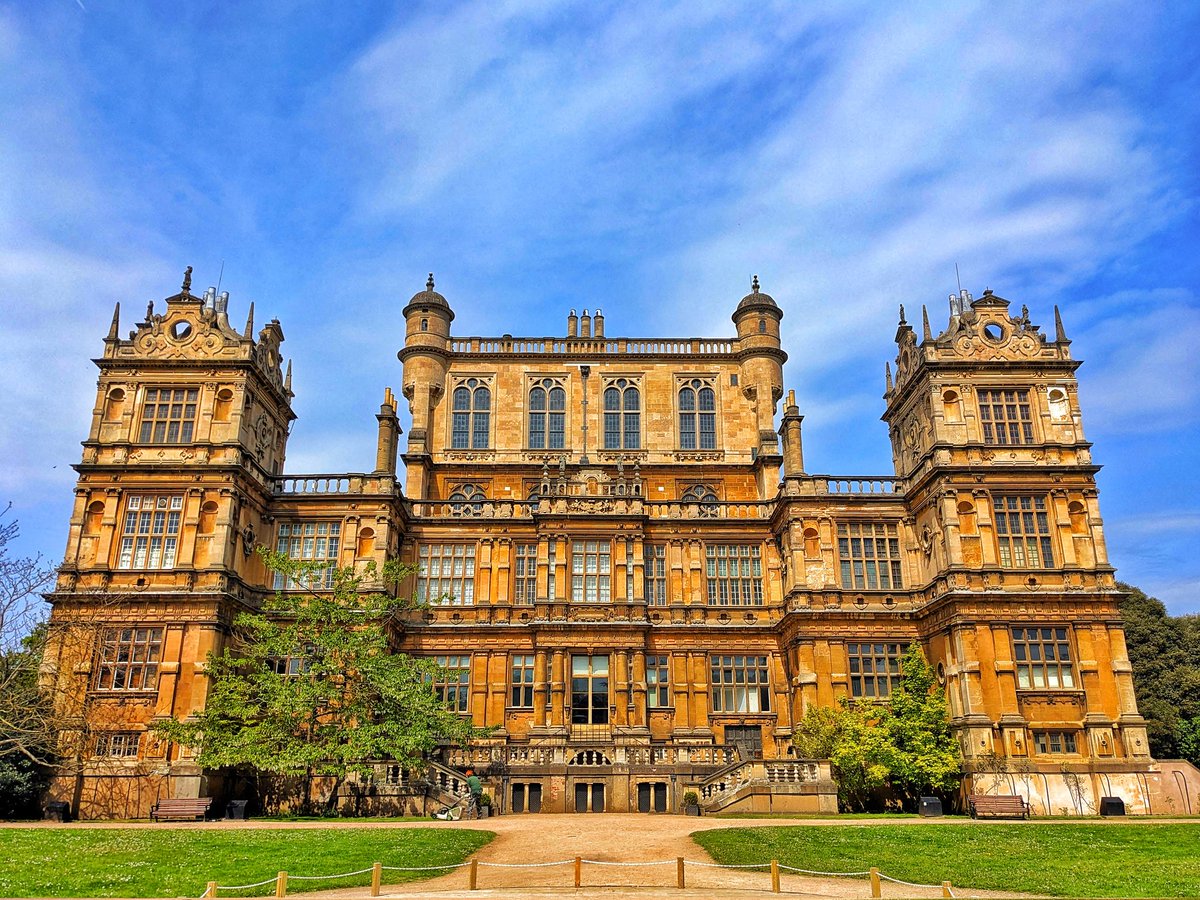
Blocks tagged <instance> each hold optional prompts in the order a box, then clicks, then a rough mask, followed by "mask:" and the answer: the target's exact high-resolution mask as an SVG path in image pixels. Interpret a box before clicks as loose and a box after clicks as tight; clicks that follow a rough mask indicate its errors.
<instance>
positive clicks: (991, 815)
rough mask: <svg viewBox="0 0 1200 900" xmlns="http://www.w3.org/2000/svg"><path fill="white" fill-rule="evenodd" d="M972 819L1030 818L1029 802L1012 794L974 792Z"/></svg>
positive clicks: (971, 798)
mask: <svg viewBox="0 0 1200 900" xmlns="http://www.w3.org/2000/svg"><path fill="white" fill-rule="evenodd" d="M970 809H971V818H972V819H1028V818H1029V804H1027V803H1026V802H1025V800H1024V799H1023V798H1022V797H1017V796H1015V795H1012V794H972V795H971V797H970Z"/></svg>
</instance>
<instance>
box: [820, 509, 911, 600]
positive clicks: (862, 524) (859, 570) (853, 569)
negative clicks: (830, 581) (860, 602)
mask: <svg viewBox="0 0 1200 900" xmlns="http://www.w3.org/2000/svg"><path fill="white" fill-rule="evenodd" d="M867 529H870V531H871V533H870V534H867V533H865V532H866V530H867ZM880 529H882V531H880ZM856 531H857V533H855V532H856ZM835 534H836V537H837V554H838V578H839V580H840V582H841V586H842V588H843V590H847V591H899V590H903V589H904V552H903V547H902V546H901V545H900V527H899V523H897V522H887V521H877V520H861V519H844V520H840V521H838V522H837V525H836V528H835ZM856 541H857V542H859V545H858V548H857V552H856V548H855V542H856ZM881 541H882V546H881V545H880V542H881ZM868 542H870V545H869V546H868ZM880 550H882V551H883V553H882V555H881V554H880ZM872 566H874V571H873V572H872ZM872 580H873V581H874V583H873V584H872ZM885 582H886V583H885Z"/></svg>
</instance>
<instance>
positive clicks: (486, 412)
mask: <svg viewBox="0 0 1200 900" xmlns="http://www.w3.org/2000/svg"><path fill="white" fill-rule="evenodd" d="M480 391H485V392H486V393H487V397H486V402H485V403H483V404H481V403H480V394H479V392H480ZM464 394H465V396H466V401H465V406H464V405H463V402H462V401H463V397H464ZM495 402H496V391H495V387H494V378H493V376H491V375H478V374H476V375H469V374H462V375H456V376H455V378H454V382H453V384H452V385H451V388H450V416H449V419H450V421H449V423H448V424H449V428H450V434H449V435H448V438H449V440H448V441H447V446H448V447H449V448H450V449H451V450H490V449H492V445H493V443H494V442H493V439H492V426H493V423H494V421H495V417H494V416H493V415H492V407H493V406H495ZM460 416H461V417H463V418H462V419H461V420H460V418H459V417H460ZM481 420H482V427H481ZM460 421H461V422H462V424H463V429H460V428H459V423H460ZM481 434H482V440H481V439H480V435H481ZM460 435H461V443H460Z"/></svg>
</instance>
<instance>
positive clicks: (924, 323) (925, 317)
mask: <svg viewBox="0 0 1200 900" xmlns="http://www.w3.org/2000/svg"><path fill="white" fill-rule="evenodd" d="M921 327H922V328H923V329H924V331H923V334H924V338H925V340H927V341H931V340H933V332H932V331H931V330H930V329H929V310H927V309H926V308H925V304H924V303H922V304H921Z"/></svg>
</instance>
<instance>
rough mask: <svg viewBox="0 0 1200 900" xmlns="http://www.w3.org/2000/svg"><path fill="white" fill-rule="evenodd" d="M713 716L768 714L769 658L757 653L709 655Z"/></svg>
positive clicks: (769, 699) (769, 697)
mask: <svg viewBox="0 0 1200 900" xmlns="http://www.w3.org/2000/svg"><path fill="white" fill-rule="evenodd" d="M708 662H709V685H710V689H711V692H712V711H713V714H714V715H736V714H747V713H749V714H753V713H769V712H771V670H770V657H769V656H768V655H767V654H760V653H740V654H739V653H734V654H729V653H713V654H710V655H709V658H708Z"/></svg>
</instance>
